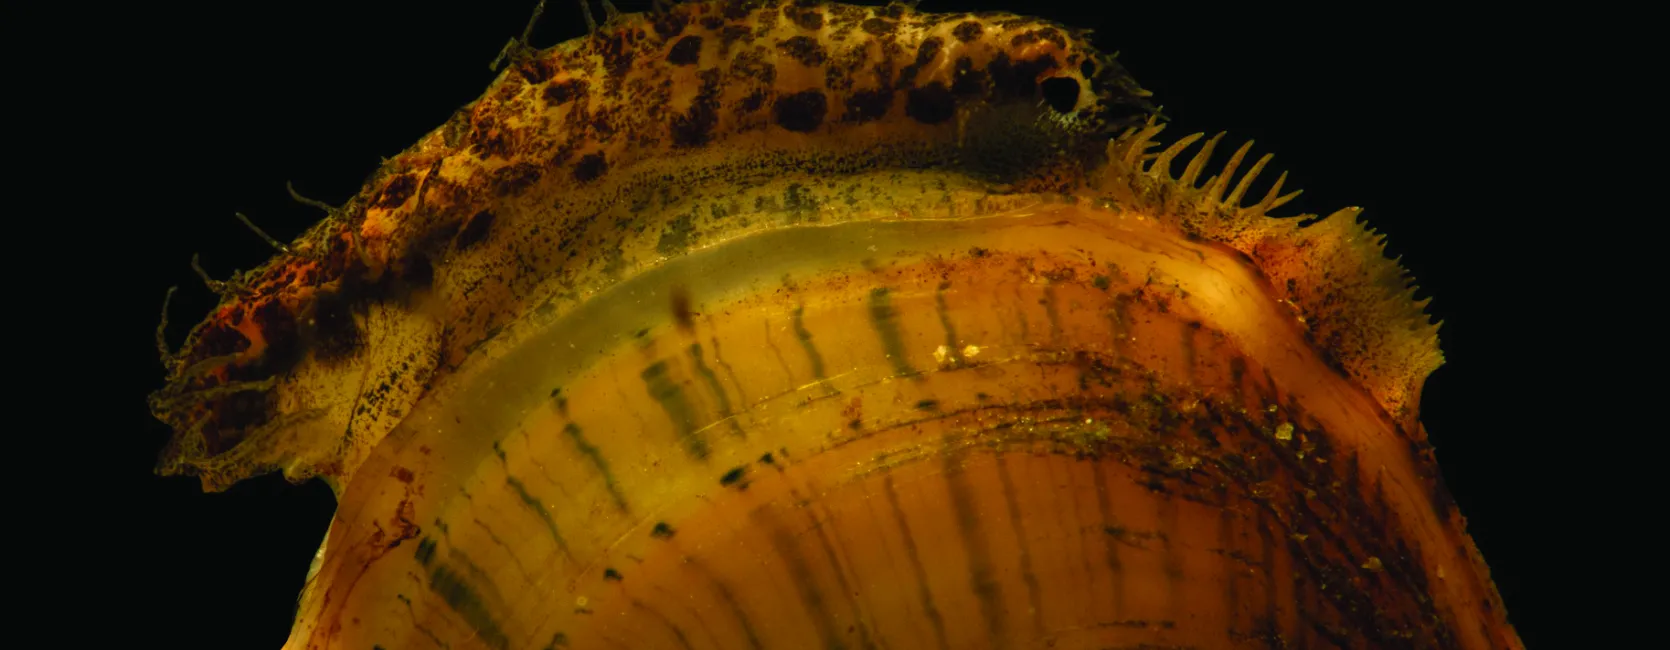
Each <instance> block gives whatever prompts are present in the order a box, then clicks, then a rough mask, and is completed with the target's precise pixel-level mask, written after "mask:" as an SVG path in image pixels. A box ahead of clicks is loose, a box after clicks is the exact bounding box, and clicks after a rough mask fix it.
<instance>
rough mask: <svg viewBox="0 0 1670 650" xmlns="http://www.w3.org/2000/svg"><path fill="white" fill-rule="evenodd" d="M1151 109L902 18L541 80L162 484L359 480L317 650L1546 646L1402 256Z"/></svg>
mask: <svg viewBox="0 0 1670 650" xmlns="http://www.w3.org/2000/svg"><path fill="white" fill-rule="evenodd" d="M1147 96H1148V93H1147V92H1146V91H1143V90H1142V89H1140V88H1139V87H1138V86H1137V85H1136V84H1135V82H1133V81H1132V80H1131V79H1130V77H1129V76H1128V75H1126V74H1125V72H1124V71H1123V70H1122V69H1121V68H1120V67H1119V66H1118V64H1117V63H1115V62H1114V61H1113V60H1111V59H1110V58H1108V57H1106V56H1104V55H1102V54H1100V53H1098V52H1096V51H1095V50H1093V49H1092V48H1091V47H1090V46H1089V44H1088V42H1087V40H1086V35H1085V34H1084V33H1082V32H1079V31H1075V30H1073V29H1070V28H1066V27H1062V26H1060V25H1056V24H1052V23H1048V22H1045V21H1040V20H1035V19H1029V18H1024V17H1020V16H1014V15H1009V14H991V13H981V14H967V13H946V14H933V13H918V12H916V11H914V10H912V9H910V8H908V7H906V6H903V5H899V4H894V5H889V6H886V7H859V6H848V5H837V4H809V3H791V2H781V1H763V2H762V1H755V2H716V3H689V4H679V5H675V6H671V7H668V8H665V9H662V10H659V11H656V12H653V13H650V14H643V15H618V16H613V17H611V18H610V20H608V21H607V22H606V23H604V24H602V25H600V26H599V27H598V28H597V29H596V30H595V31H594V32H593V33H592V34H591V35H589V36H587V37H585V38H581V39H577V40H574V41H570V42H567V43H563V44H561V45H558V46H556V47H553V48H550V49H547V50H543V51H537V52H535V51H532V50H522V51H520V52H516V53H515V54H514V56H513V57H512V64H511V65H510V67H509V68H508V69H507V70H506V71H505V72H504V73H503V74H501V75H500V76H499V78H498V79H497V80H496V81H495V82H494V83H493V84H492V85H491V86H490V87H489V88H488V90H487V92H486V94H485V95H483V96H482V97H481V98H480V99H479V100H477V101H476V102H474V103H472V104H470V105H469V106H467V107H465V108H464V109H462V110H460V111H459V112H458V113H457V114H456V115H455V116H454V118H453V119H452V120H450V121H449V122H448V123H446V124H445V125H443V126H442V127H440V128H438V129H436V130H435V131H433V132H431V133H429V134H428V135H426V136H424V137H423V139H422V140H420V141H419V142H418V143H417V144H416V145H415V146H413V147H412V148H410V149H409V150H407V151H406V152H404V153H402V154H400V155H398V156H396V157H395V158H393V159H391V160H389V161H387V163H386V164H385V165H384V166H383V168H382V169H381V170H379V171H378V172H377V174H376V175H375V176H374V177H373V178H372V179H371V180H370V181H369V182H368V183H367V185H366V186H365V188H364V189H363V190H362V191H361V192H360V193H359V194H358V195H357V196H356V197H354V198H353V199H352V200H351V201H350V202H349V203H348V204H347V205H345V206H343V207H341V208H340V209H338V210H336V211H334V212H333V213H332V214H331V216H330V218H328V219H326V220H325V221H324V222H323V223H320V224H319V225H318V226H316V227H315V228H313V229H311V230H310V231H309V232H307V233H306V234H305V235H304V236H302V237H301V238H299V239H298V240H297V241H296V242H294V243H293V244H291V245H290V247H289V252H288V254H285V255H282V256H280V257H279V258H277V259H275V260H273V261H272V262H270V263H269V264H267V265H266V266H264V267H263V268H261V269H258V270H257V271H254V272H252V273H250V274H247V275H245V276H243V277H241V278H238V279H237V280H236V281H234V282H233V283H231V284H229V285H228V286H227V287H226V294H225V298H224V300H223V301H222V303H221V305H220V306H219V307H218V308H217V309H216V310H215V311H214V312H213V313H212V314H211V315H210V316H209V318H208V319H207V320H206V321H204V322H203V323H202V324H200V325H198V326H197V328H196V329H195V330H194V331H193V333H192V335H191V337H190V339H189V340H188V342H187V344H186V346H185V348H184V349H183V350H181V351H180V352H178V353H176V354H170V355H168V356H169V359H168V361H169V364H170V367H171V378H170V381H169V383H168V385H167V387H165V388H164V389H163V390H161V391H159V392H157V393H156V394H155V395H153V397H152V404H153V410H154V412H155V413H156V414H157V416H158V417H159V418H161V419H163V420H164V421H166V422H168V423H169V424H171V425H173V426H174V427H175V430H176V435H175V437H174V439H173V440H172V442H171V443H170V445H169V447H168V448H167V449H166V450H165V451H164V453H163V456H162V460H161V463H160V466H159V469H160V471H163V472H165V473H189V474H195V475H197V476H199V477H201V479H202V481H203V484H204V486H205V488H207V489H211V490H217V489H223V488H224V487H226V486H227V485H230V484H231V483H233V482H235V481H237V480H239V479H241V478H244V477H248V476H250V475H253V474H258V473H264V472H269V471H274V470H281V471H283V472H284V473H285V474H286V475H287V476H289V477H290V478H292V479H295V480H301V479H304V478H308V477H313V476H321V477H324V478H326V479H327V480H329V481H330V482H331V484H332V485H333V487H334V488H335V489H336V491H337V494H338V496H339V508H338V512H337V514H336V518H335V521H334V522H333V523H332V525H331V528H330V531H329V533H328V536H327V538H326V540H325V542H324V544H323V545H322V548H321V550H320V554H319V556H318V558H317V559H316V562H315V566H314V569H313V571H312V572H311V575H310V577H309V580H308V583H307V586H306V589H305V591H304V593H303V594H302V596H301V600H300V605H299V609H298V612H297V614H296V621H295V626H294V628H293V630H292V633H291V637H290V641H289V643H288V645H287V646H286V647H289V648H296V649H302V648H308V649H315V648H317V649H323V648H386V649H393V648H431V647H435V648H454V649H460V648H494V649H505V648H533V649H538V648H550V649H556V648H855V649H856V648H1039V647H1056V648H1104V647H1120V648H1137V647H1142V648H1158V647H1164V648H1230V647H1236V648H1239V647H1271V648H1325V647H1339V648H1434V647H1442V648H1516V647H1520V643H1519V640H1518V638H1517V637H1516V636H1515V634H1514V632H1513V629H1512V628H1511V627H1510V626H1509V625H1508V624H1507V622H1506V618H1505V613H1504V611H1503V609H1502V606H1501V601H1500V599H1499V597H1498V596H1497V595H1496V593H1495V590H1494V587H1493V586H1492V584H1491V582H1490V579H1489V575H1488V571H1487V569H1486V567H1485V565H1484V563H1483V561H1482V560H1481V558H1479V557H1478V555H1477V552H1476V550H1475V549H1474V546H1473V544H1472V541H1471V540H1470V539H1469V538H1468V537H1467V535H1466V533H1465V532H1464V521H1463V519H1462V517H1461V515H1460V514H1459V513H1458V512H1457V510H1456V508H1455V506H1454V505H1453V503H1452V502H1451V501H1450V500H1449V498H1448V496H1447V494H1446V493H1445V491H1444V488H1443V487H1442V485H1441V484H1440V482H1439V479H1438V472H1437V466H1436V464H1435V460H1434V459H1433V456H1432V453H1431V449H1430V447H1429V446H1428V445H1427V444H1426V442H1425V435H1424V432H1423V431H1422V429H1421V426H1420V423H1419V420H1418V414H1417V413H1416V407H1417V406H1418V404H1419V389H1420V386H1421V384H1422V382H1423V381H1424V380H1425V378H1426V376H1427V374H1428V373H1430V372H1431V371H1432V370H1433V369H1434V368H1436V367H1437V365H1438V364H1439V363H1440V362H1441V358H1440V355H1439V352H1438V348H1437V339H1436V328H1435V327H1434V326H1433V325H1431V324H1430V323H1429V322H1428V319H1427V318H1426V317H1425V316H1423V314H1422V307H1421V305H1419V304H1417V303H1415V302H1414V301H1413V298H1412V289H1411V288H1410V286H1409V283H1408V280H1407V278H1406V277H1405V276H1404V274H1403V272H1402V271H1401V269H1399V268H1398V267H1397V265H1396V264H1394V263H1392V262H1390V261H1388V260H1386V259H1384V258H1383V256H1382V254H1381V250H1382V249H1381V247H1380V244H1379V241H1378V238H1377V237H1376V236H1374V235H1373V234H1372V233H1371V232H1370V231H1368V230H1366V229H1365V228H1364V227H1363V226H1362V225H1360V224H1359V223H1358V221H1357V219H1356V212H1355V211H1354V210H1342V211H1340V212H1339V213H1337V214H1334V215H1332V216H1330V217H1328V218H1325V219H1321V220H1311V222H1310V223H1309V224H1308V225H1307V226H1305V227H1301V226H1300V224H1301V222H1302V220H1301V219H1297V218H1286V219H1277V218H1271V217H1269V216H1267V214H1266V213H1267V212H1268V211H1269V210H1271V209H1273V208H1275V207H1277V206H1279V205H1281V204H1282V203H1284V202H1285V201H1286V200H1287V199H1288V198H1290V197H1291V195H1283V194H1282V193H1281V187H1280V186H1281V182H1280V181H1279V180H1278V181H1277V182H1275V183H1274V187H1271V188H1269V189H1268V190H1266V191H1262V192H1258V193H1256V195H1255V194H1254V193H1251V192H1250V188H1251V187H1252V185H1253V179H1254V177H1255V176H1256V175H1257V174H1258V172H1259V170H1260V168H1262V167H1263V166H1264V164H1265V162H1266V160H1267V159H1268V158H1267V157H1266V158H1264V159H1260V160H1257V161H1256V162H1255V161H1252V160H1250V159H1248V158H1247V157H1246V156H1247V153H1248V150H1247V148H1246V147H1242V148H1240V149H1239V150H1237V151H1235V152H1233V153H1232V155H1230V156H1228V157H1227V161H1224V160H1223V159H1219V160H1214V158H1213V153H1214V148H1215V146H1216V145H1217V144H1218V143H1219V141H1220V140H1219V139H1218V138H1212V139H1210V140H1207V141H1205V142H1204V143H1202V144H1201V146H1200V148H1199V149H1191V148H1192V147H1193V146H1194V143H1195V142H1196V141H1197V136H1191V137H1188V138H1183V139H1181V140H1178V141H1176V142H1175V143H1173V144H1171V145H1169V146H1160V145H1159V144H1157V143H1156V141H1155V140H1154V138H1155V137H1156V136H1157V134H1158V133H1159V132H1160V128H1161V127H1160V126H1159V125H1158V124H1157V121H1156V118H1155V117H1154V116H1153V115H1152V112H1153V111H1152V106H1151V105H1150V103H1149V102H1148V100H1147ZM1239 170H1244V171H1243V173H1240V174H1239V175H1237V171H1239Z"/></svg>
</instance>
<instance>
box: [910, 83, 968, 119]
mask: <svg viewBox="0 0 1670 650" xmlns="http://www.w3.org/2000/svg"><path fill="white" fill-rule="evenodd" d="M956 108H957V99H956V98H955V97H953V96H952V95H951V90H950V89H949V88H946V87H945V84H943V83H940V82H938V81H935V82H933V83H931V84H928V85H926V86H923V87H921V88H912V89H910V94H909V98H908V99H907V100H906V101H905V114H906V115H909V116H910V117H911V119H914V120H916V121H918V122H921V123H923V124H940V123H942V122H945V121H946V120H949V119H951V116H952V115H954V114H955V113H956Z"/></svg>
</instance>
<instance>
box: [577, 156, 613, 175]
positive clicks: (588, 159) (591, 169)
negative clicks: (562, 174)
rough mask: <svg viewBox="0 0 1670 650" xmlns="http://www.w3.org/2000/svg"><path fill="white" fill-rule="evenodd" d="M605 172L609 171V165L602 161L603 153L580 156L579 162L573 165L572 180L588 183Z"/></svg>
mask: <svg viewBox="0 0 1670 650" xmlns="http://www.w3.org/2000/svg"><path fill="white" fill-rule="evenodd" d="M606 171H609V163H608V161H606V160H604V159H603V152H601V151H596V152H592V153H588V154H586V155H584V156H580V162H577V163H574V180H577V181H580V182H582V183H589V182H591V181H594V180H597V177H599V176H602V175H603V172H606Z"/></svg>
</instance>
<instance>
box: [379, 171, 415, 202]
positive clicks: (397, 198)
mask: <svg viewBox="0 0 1670 650" xmlns="http://www.w3.org/2000/svg"><path fill="white" fill-rule="evenodd" d="M417 185H418V183H417V178H416V177H414V176H413V175H412V174H401V175H399V176H396V177H394V178H393V179H391V180H389V184H388V185H387V186H385V187H384V188H383V195H382V196H381V197H378V199H377V203H376V207H379V208H396V207H400V205H401V204H404V203H405V202H406V199H409V198H412V193H414V192H416V191H417Z"/></svg>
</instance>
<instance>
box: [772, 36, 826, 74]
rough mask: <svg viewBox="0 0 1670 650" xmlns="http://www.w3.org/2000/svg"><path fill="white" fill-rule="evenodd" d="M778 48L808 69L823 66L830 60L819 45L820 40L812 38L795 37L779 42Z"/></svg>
mask: <svg viewBox="0 0 1670 650" xmlns="http://www.w3.org/2000/svg"><path fill="white" fill-rule="evenodd" d="M777 47H780V48H782V49H783V51H784V52H787V53H788V55H789V56H790V57H791V58H793V59H794V60H796V61H799V62H801V63H802V64H804V65H806V66H807V67H812V68H815V67H818V66H821V65H823V62H824V61H825V60H827V59H828V58H829V56H828V54H827V53H825V52H824V50H823V45H821V44H819V43H818V39H815V38H812V37H810V36H795V37H793V38H789V39H785V40H782V41H778V42H777Z"/></svg>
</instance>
